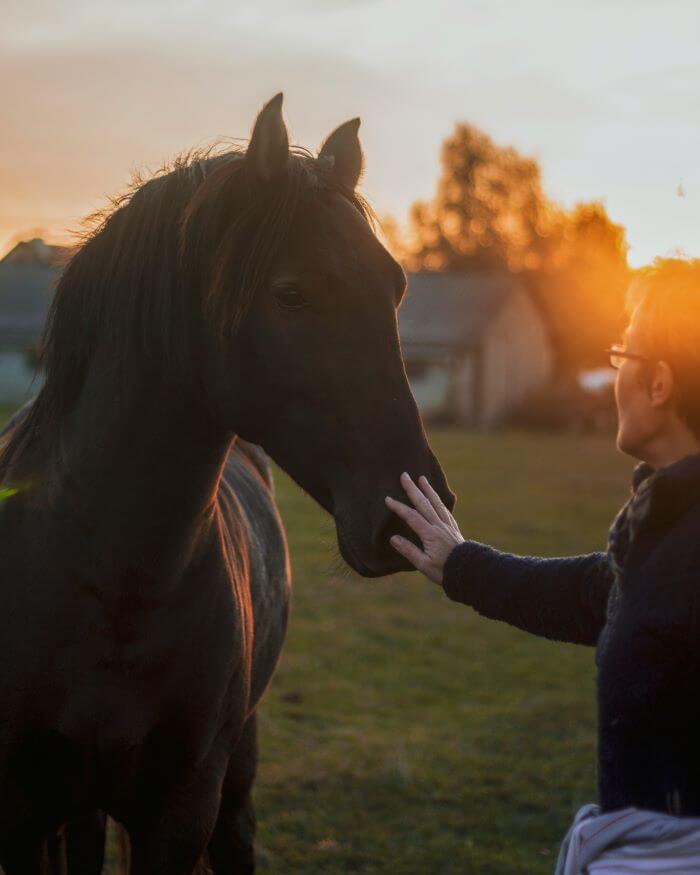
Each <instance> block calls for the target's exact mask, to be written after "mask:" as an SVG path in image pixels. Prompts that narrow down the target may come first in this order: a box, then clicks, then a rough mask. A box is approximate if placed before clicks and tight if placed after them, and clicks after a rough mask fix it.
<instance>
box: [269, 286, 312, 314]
mask: <svg viewBox="0 0 700 875" xmlns="http://www.w3.org/2000/svg"><path fill="white" fill-rule="evenodd" d="M274 294H275V300H276V301H277V303H278V304H279V305H280V307H283V308H284V309H285V310H301V308H302V307H306V306H307V304H308V303H309V302H308V301H307V299H306V298H305V297H304V295H303V293H302V291H301V289H300V288H299V287H298V286H280V287H279V288H277V289H275V293H274Z"/></svg>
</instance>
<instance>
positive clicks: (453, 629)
mask: <svg viewBox="0 0 700 875" xmlns="http://www.w3.org/2000/svg"><path fill="white" fill-rule="evenodd" d="M431 441H432V445H433V449H434V450H435V451H436V453H437V455H438V457H439V458H440V460H441V462H442V464H443V466H444V468H445V470H446V471H447V474H448V477H449V480H450V483H451V485H452V487H453V489H454V490H455V491H456V492H457V494H458V496H459V504H458V508H457V517H458V520H459V522H460V525H461V526H462V529H463V532H464V534H465V535H467V536H469V537H473V538H477V539H479V540H483V541H486V542H488V543H491V544H494V545H496V546H498V547H502V548H506V549H508V550H512V551H515V552H527V553H537V554H541V555H556V554H569V553H576V552H582V551H588V550H592V549H602V548H603V547H604V545H605V537H606V531H607V526H608V524H609V522H610V519H611V518H612V516H613V514H614V512H615V510H616V509H617V507H618V506H619V505H620V504H621V502H622V501H623V500H624V498H625V495H626V492H627V489H628V481H629V473H630V469H631V464H630V463H629V462H627V461H625V460H624V459H622V458H621V457H620V456H618V455H617V453H616V452H615V450H614V449H613V447H612V440H611V439H610V438H590V437H569V436H565V437H563V436H552V435H538V434H519V433H506V434H498V435H488V436H487V435H465V434H462V433H459V432H453V431H439V432H433V434H432V435H431ZM277 490H278V499H279V505H280V508H281V512H282V516H283V518H284V520H285V524H286V526H287V532H288V536H289V544H290V550H291V556H292V566H293V572H294V600H293V611H292V618H291V625H290V631H289V637H288V640H287V645H286V647H285V651H284V654H283V658H282V661H281V664H280V667H279V670H278V672H277V675H276V677H275V680H274V682H273V684H272V687H271V689H270V691H269V693H268V695H267V698H266V700H265V702H264V704H263V705H262V707H261V709H260V735H261V742H260V744H261V762H260V770H259V777H258V781H257V785H256V791H255V798H256V805H257V811H258V818H259V829H258V848H259V860H260V871H261V873H264V875H268V873H302V875H311V873H313V875H321V873H329V875H330V873H344V872H363V873H391V875H403V873H406V875H408V873H411V875H418V873H421V875H422V873H430V875H437V873H444V875H447V873H455V875H457V873H460V875H463V873H472V872H473V873H479V875H515V873H533V875H534V873H542V875H544V873H549V872H551V869H552V867H553V862H554V857H555V853H556V845H557V843H558V840H559V838H560V837H561V835H562V833H563V832H564V830H565V827H566V825H567V823H568V821H569V818H570V816H571V814H572V812H573V811H574V810H575V809H576V808H577V807H578V806H579V805H580V804H582V803H583V802H586V801H589V800H592V799H593V798H594V795H595V714H594V686H593V680H594V665H593V652H592V650H589V649H586V648H580V647H574V646H564V645H561V644H554V643H551V642H547V641H543V640H538V639H535V638H533V637H530V636H527V635H525V634H523V633H520V632H518V631H516V630H513V629H510V628H508V627H507V626H505V625H503V624H500V623H495V622H489V621H486V620H483V619H481V618H480V617H478V616H477V615H476V614H475V613H474V612H473V611H471V610H470V609H468V608H466V607H465V606H463V605H457V604H453V603H451V602H449V601H448V600H447V599H446V598H445V596H444V595H443V594H442V592H441V590H440V589H439V588H438V587H436V586H434V585H433V584H430V583H428V582H427V581H425V580H424V579H423V578H421V577H419V576H418V575H417V574H413V575H401V576H397V577H394V578H388V579H384V580H375V581H365V580H362V579H360V578H357V577H355V576H353V575H351V574H350V573H349V572H347V573H346V572H339V570H338V569H339V565H338V561H337V558H336V553H335V547H334V535H333V528H332V525H331V523H330V521H329V520H328V519H327V518H325V517H324V515H323V514H322V513H321V512H320V511H319V510H318V508H317V507H316V506H315V505H314V504H313V502H312V501H311V500H310V499H309V498H307V497H306V496H305V495H303V494H302V493H301V492H300V491H299V489H298V488H297V487H296V486H294V485H293V484H292V483H291V482H290V481H289V479H288V478H287V477H286V476H285V475H284V474H282V473H281V472H277Z"/></svg>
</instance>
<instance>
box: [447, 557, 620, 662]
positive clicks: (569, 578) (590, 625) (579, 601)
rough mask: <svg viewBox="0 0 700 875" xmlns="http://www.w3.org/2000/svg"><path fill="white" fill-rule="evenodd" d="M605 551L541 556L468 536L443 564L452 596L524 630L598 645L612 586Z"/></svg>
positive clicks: (562, 639) (481, 612) (486, 614)
mask: <svg viewBox="0 0 700 875" xmlns="http://www.w3.org/2000/svg"><path fill="white" fill-rule="evenodd" d="M612 580H613V578H612V574H611V572H610V570H609V566H608V561H607V557H606V555H605V553H590V554H588V555H584V556H571V557H567V558H563V559H540V558H536V557H532V556H513V555H511V554H510V553H501V552H500V551H499V550H494V549H493V548H492V547H487V546H486V545H485V544H479V543H477V542H475V541H465V542H464V543H463V544H460V545H459V546H457V547H455V548H454V549H453V550H452V552H451V553H450V555H449V556H448V558H447V561H446V562H445V566H444V573H443V580H442V585H443V588H444V590H445V592H446V593H447V595H448V596H449V597H450V598H451V599H453V600H454V601H457V602H462V603H463V604H465V605H470V606H471V607H473V608H474V609H475V610H476V611H478V612H479V613H480V614H483V616H485V617H489V618H491V619H493V620H503V621H504V622H506V623H510V624H511V625H512V626H517V627H518V629H523V630H524V631H525V632H531V633H532V634H533V635H541V636H543V637H545V638H553V639H554V640H556V641H569V642H571V643H574V644H589V645H593V644H595V643H596V642H597V640H598V636H599V634H600V631H601V629H602V628H603V626H604V624H605V615H606V609H607V603H608V595H609V592H610V587H611V585H612Z"/></svg>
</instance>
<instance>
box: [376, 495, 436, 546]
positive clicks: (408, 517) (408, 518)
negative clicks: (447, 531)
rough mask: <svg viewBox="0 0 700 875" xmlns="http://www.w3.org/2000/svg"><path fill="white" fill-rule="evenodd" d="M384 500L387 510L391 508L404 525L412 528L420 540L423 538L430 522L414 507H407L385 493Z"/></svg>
mask: <svg viewBox="0 0 700 875" xmlns="http://www.w3.org/2000/svg"><path fill="white" fill-rule="evenodd" d="M384 501H385V502H386V506H387V507H388V508H389V510H393V511H394V513H395V514H396V515H397V516H399V517H401V519H402V520H403V521H404V522H405V523H406V525H408V526H409V527H410V528H411V529H413V531H414V532H415V533H416V534H417V535H418V537H419V538H420V539H421V540H423V539H424V537H425V536H426V535H427V534H428V532H429V530H430V525H431V524H430V523H429V522H428V520H426V519H425V517H424V516H423V515H422V514H420V513H419V512H418V511H417V510H414V508H412V507H409V506H408V505H407V504H404V503H403V502H402V501H397V500H396V499H395V498H391V496H389V495H387V497H386V498H385V499H384Z"/></svg>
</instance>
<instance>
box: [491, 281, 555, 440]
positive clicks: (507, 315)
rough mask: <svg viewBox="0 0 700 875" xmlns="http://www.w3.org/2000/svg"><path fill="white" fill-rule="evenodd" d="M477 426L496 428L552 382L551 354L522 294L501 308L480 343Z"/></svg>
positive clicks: (539, 322) (533, 310)
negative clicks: (479, 417)
mask: <svg viewBox="0 0 700 875" xmlns="http://www.w3.org/2000/svg"><path fill="white" fill-rule="evenodd" d="M482 355H483V370H482V411H481V421H482V422H481V424H482V425H485V426H492V425H497V424H498V423H500V422H502V421H503V420H504V419H505V418H506V417H507V416H508V414H509V413H510V412H511V411H512V410H513V408H514V407H516V406H517V405H518V404H519V403H520V402H522V401H523V400H524V399H525V398H526V396H527V395H528V394H530V393H531V392H532V391H534V390H535V389H538V388H541V387H542V386H545V385H546V384H547V383H548V382H550V381H551V379H552V374H553V366H554V360H553V353H552V348H551V343H550V340H549V337H548V335H547V332H546V329H545V326H544V322H543V320H542V317H541V316H540V314H539V312H538V310H537V308H536V307H535V305H534V304H533V303H532V301H531V299H530V297H529V295H528V294H527V293H526V292H518V293H517V294H514V295H512V297H511V298H510V299H509V300H508V301H507V302H506V303H505V304H504V305H503V307H502V309H501V311H500V313H499V314H498V316H497V318H496V319H495V320H494V321H493V323H492V324H491V326H490V327H489V330H488V331H487V333H486V335H485V336H484V339H483V345H482Z"/></svg>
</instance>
